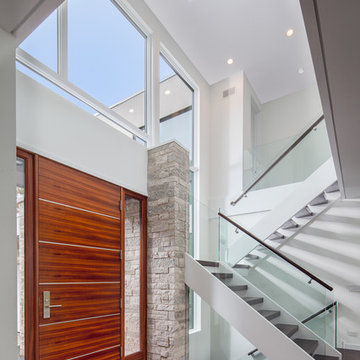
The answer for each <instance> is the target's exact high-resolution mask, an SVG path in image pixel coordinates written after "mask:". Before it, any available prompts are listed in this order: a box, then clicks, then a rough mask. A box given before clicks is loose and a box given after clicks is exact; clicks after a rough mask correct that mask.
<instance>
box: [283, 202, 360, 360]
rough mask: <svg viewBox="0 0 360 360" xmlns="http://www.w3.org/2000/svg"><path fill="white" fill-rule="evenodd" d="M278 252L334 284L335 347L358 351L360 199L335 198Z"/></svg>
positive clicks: (359, 324)
mask: <svg viewBox="0 0 360 360" xmlns="http://www.w3.org/2000/svg"><path fill="white" fill-rule="evenodd" d="M281 251H282V252H283V253H284V254H286V255H287V256H289V257H290V258H292V259H294V260H295V261H296V262H297V263H299V264H300V265H302V266H304V267H305V268H306V269H308V270H309V271H311V272H313V273H314V274H315V275H317V276H318V277H319V278H320V279H322V280H323V281H325V282H327V283H329V284H331V285H332V286H333V287H334V292H333V295H334V299H335V300H337V301H338V302H339V311H338V347H340V348H347V349H349V348H353V349H359V350H360V261H359V259H360V201H357V200H338V201H337V202H335V203H334V205H333V206H332V207H331V208H330V209H328V210H327V211H326V212H325V213H324V214H322V215H320V216H319V217H318V218H317V219H316V220H315V221H314V222H313V223H310V224H309V226H307V227H304V229H302V230H301V231H300V233H299V234H298V235H296V236H295V237H294V238H290V239H289V240H288V241H287V242H286V243H284V244H283V245H282V246H281ZM356 359H360V357H359V356H358V357H357V358H356Z"/></svg>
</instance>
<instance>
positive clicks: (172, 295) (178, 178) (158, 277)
mask: <svg viewBox="0 0 360 360" xmlns="http://www.w3.org/2000/svg"><path fill="white" fill-rule="evenodd" d="M148 156H149V157H148V196H149V197H148V317H147V320H148V334H147V337H148V348H147V351H148V356H147V358H148V360H165V359H167V360H183V359H186V358H187V350H186V347H187V336H188V326H187V325H188V323H187V303H188V301H187V299H188V297H187V290H186V287H185V264H184V254H185V251H186V249H187V242H188V236H189V230H188V227H189V223H188V219H189V217H188V215H189V213H188V209H189V206H188V201H189V153H188V152H187V151H186V150H185V149H184V148H182V147H181V146H180V145H179V144H177V143H176V142H174V141H173V142H170V143H166V144H164V145H161V146H158V147H156V148H154V149H151V150H149V153H148Z"/></svg>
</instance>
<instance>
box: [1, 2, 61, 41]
mask: <svg viewBox="0 0 360 360" xmlns="http://www.w3.org/2000/svg"><path fill="white" fill-rule="evenodd" d="M63 1H64V0H0V28H1V29H3V30H5V31H7V32H9V33H12V34H13V35H14V36H15V37H16V40H17V44H20V43H21V42H22V41H23V40H24V39H25V38H26V37H27V36H28V35H30V34H31V32H32V31H33V30H34V29H36V28H37V27H38V26H39V25H40V24H41V23H42V22H43V21H44V20H45V19H46V18H47V17H48V15H49V14H51V13H52V12H53V11H54V10H55V9H56V8H57V7H58V6H59V5H60V4H61V3H62V2H63Z"/></svg>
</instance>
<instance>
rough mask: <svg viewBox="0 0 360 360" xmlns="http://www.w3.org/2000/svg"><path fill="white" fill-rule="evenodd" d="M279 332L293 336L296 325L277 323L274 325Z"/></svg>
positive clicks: (296, 329)
mask: <svg viewBox="0 0 360 360" xmlns="http://www.w3.org/2000/svg"><path fill="white" fill-rule="evenodd" d="M275 326H276V327H277V328H278V329H279V330H280V331H281V332H283V333H284V334H285V335H287V336H288V337H291V336H293V335H294V334H295V333H296V332H297V331H298V330H299V326H298V325H292V324H277V325H275Z"/></svg>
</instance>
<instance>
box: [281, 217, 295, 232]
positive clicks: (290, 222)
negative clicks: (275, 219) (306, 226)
mask: <svg viewBox="0 0 360 360" xmlns="http://www.w3.org/2000/svg"><path fill="white" fill-rule="evenodd" d="M297 227H299V225H298V224H297V223H296V222H295V221H294V220H292V219H290V220H288V221H286V222H285V223H284V224H282V225H281V228H282V229H284V230H288V229H295V228H297Z"/></svg>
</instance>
